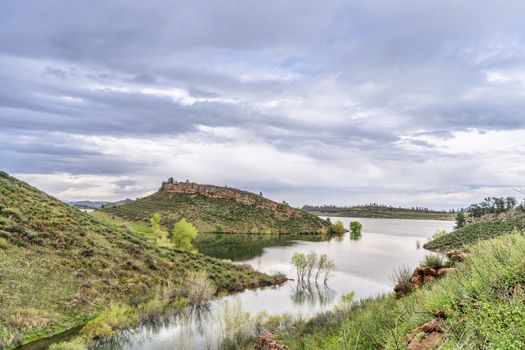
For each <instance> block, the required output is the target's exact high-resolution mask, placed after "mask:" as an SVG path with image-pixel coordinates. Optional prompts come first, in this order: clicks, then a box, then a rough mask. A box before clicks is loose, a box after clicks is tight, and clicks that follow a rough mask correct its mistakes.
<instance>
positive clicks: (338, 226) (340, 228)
mask: <svg viewBox="0 0 525 350" xmlns="http://www.w3.org/2000/svg"><path fill="white" fill-rule="evenodd" d="M345 232H346V229H345V224H343V222H342V221H341V220H337V221H336V222H335V224H333V225H332V233H335V234H336V235H342V234H343V233H345Z"/></svg>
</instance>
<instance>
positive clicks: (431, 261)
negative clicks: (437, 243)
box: [420, 254, 446, 269]
mask: <svg viewBox="0 0 525 350" xmlns="http://www.w3.org/2000/svg"><path fill="white" fill-rule="evenodd" d="M420 265H421V266H424V267H431V268H433V269H440V268H442V267H445V266H446V262H445V261H444V259H443V258H442V257H441V256H439V255H436V254H430V255H427V256H425V259H424V260H423V261H422V262H421V264H420Z"/></svg>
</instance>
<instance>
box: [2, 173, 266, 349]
mask: <svg viewBox="0 0 525 350" xmlns="http://www.w3.org/2000/svg"><path fill="white" fill-rule="evenodd" d="M199 270H204V271H206V272H208V275H209V278H210V279H212V280H213V282H214V283H215V284H216V286H217V287H218V289H219V290H222V291H234V290H240V289H242V288H244V287H248V286H256V285H267V284H270V283H272V281H273V279H272V277H270V276H268V275H265V274H262V273H259V272H256V271H253V270H250V269H247V268H245V267H241V266H236V265H233V264H231V263H227V262H225V261H222V260H217V259H214V258H211V257H208V256H204V255H201V254H198V253H190V252H186V251H180V250H175V249H172V248H169V247H161V246H158V245H156V244H155V243H152V242H149V241H147V240H146V238H144V236H143V235H142V234H138V233H136V232H135V231H132V230H131V229H127V228H122V227H119V226H117V225H109V224H106V223H103V222H101V221H99V220H97V219H96V218H94V217H92V216H91V215H89V214H86V213H83V212H81V211H80V210H78V209H75V208H73V207H71V206H70V205H67V204H66V203H63V202H61V201H59V200H57V199H55V198H53V197H51V196H49V195H47V194H45V193H44V192H41V191H39V190H37V189H36V188H34V187H31V186H30V185H28V184H27V183H24V182H22V181H19V180H17V179H15V178H13V177H11V176H9V175H7V174H6V173H4V172H0V310H1V312H0V348H1V349H4V348H7V349H9V348H11V347H12V346H13V345H15V344H20V343H27V342H28V341H32V340H35V339H37V338H41V337H45V336H48V335H52V334H56V333H59V332H61V331H64V330H67V329H69V328H72V327H74V326H77V325H82V324H84V323H85V322H86V321H88V320H89V319H91V318H93V317H94V316H96V315H97V314H98V313H99V312H100V311H101V310H102V309H104V308H106V307H108V306H109V305H110V303H126V304H133V305H137V304H139V303H143V302H147V301H148V300H150V299H152V298H154V297H155V296H156V295H157V294H156V293H158V291H159V288H160V286H161V285H164V286H171V288H174V289H176V288H182V286H183V285H184V283H185V279H186V276H187V274H188V273H189V272H191V271H199Z"/></svg>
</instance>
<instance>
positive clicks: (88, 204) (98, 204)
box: [66, 199, 133, 209]
mask: <svg viewBox="0 0 525 350" xmlns="http://www.w3.org/2000/svg"><path fill="white" fill-rule="evenodd" d="M129 202H133V200H131V199H124V200H121V201H118V202H106V201H70V202H66V203H67V204H69V205H72V206H74V207H75V208H81V209H100V208H105V207H116V206H119V205H123V204H127V203H129Z"/></svg>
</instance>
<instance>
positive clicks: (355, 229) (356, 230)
mask: <svg viewBox="0 0 525 350" xmlns="http://www.w3.org/2000/svg"><path fill="white" fill-rule="evenodd" d="M362 229H363V225H362V224H361V223H360V222H359V221H352V222H350V232H352V233H353V234H354V235H357V236H359V235H361V230H362Z"/></svg>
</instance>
